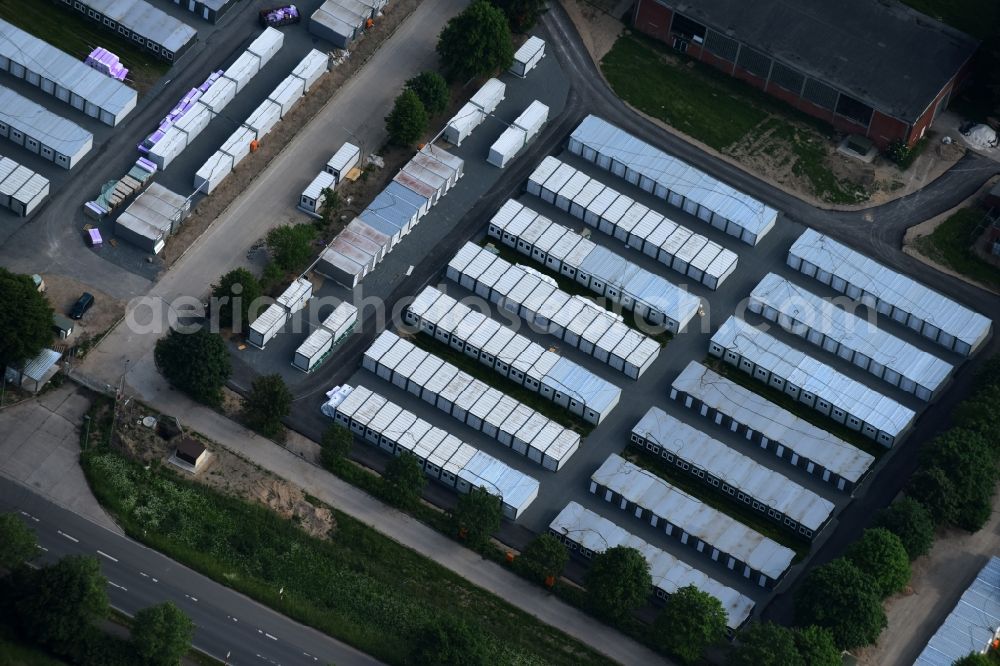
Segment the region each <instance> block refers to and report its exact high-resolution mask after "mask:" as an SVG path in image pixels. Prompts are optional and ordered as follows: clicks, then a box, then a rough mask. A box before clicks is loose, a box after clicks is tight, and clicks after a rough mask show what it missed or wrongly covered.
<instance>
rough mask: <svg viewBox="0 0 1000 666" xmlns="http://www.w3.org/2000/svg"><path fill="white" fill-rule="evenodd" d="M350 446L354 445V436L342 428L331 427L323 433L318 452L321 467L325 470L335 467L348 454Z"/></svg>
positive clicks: (338, 426) (339, 426) (337, 426)
mask: <svg viewBox="0 0 1000 666" xmlns="http://www.w3.org/2000/svg"><path fill="white" fill-rule="evenodd" d="M352 444H354V435H352V434H351V431H350V430H348V429H347V428H345V427H344V426H341V425H332V426H330V427H329V428H327V429H326V430H325V431H323V438H322V440H321V441H320V452H319V458H320V462H321V463H322V464H323V467H325V468H327V469H333V468H334V467H336V465H337V464H338V463H339V462H340V461H341V460H343V459H344V458H346V457H347V456H348V454H350V452H351V445H352Z"/></svg>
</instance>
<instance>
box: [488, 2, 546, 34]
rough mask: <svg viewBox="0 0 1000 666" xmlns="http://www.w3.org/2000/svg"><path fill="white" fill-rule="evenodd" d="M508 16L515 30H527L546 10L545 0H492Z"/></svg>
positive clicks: (508, 21) (509, 22)
mask: <svg viewBox="0 0 1000 666" xmlns="http://www.w3.org/2000/svg"><path fill="white" fill-rule="evenodd" d="M490 1H491V2H492V3H493V5H495V6H496V7H497V8H499V9H500V11H502V12H503V13H504V16H506V17H507V23H508V24H510V29H511V30H513V31H514V32H527V31H528V30H531V28H533V27H534V25H535V23H537V22H538V19H539V18H540V17H541V15H542V13H543V12H544V11H545V0H490Z"/></svg>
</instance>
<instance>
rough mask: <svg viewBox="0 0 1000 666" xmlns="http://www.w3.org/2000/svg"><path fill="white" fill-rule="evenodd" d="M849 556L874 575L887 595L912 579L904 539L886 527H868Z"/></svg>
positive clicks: (848, 550)
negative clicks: (901, 539)
mask: <svg viewBox="0 0 1000 666" xmlns="http://www.w3.org/2000/svg"><path fill="white" fill-rule="evenodd" d="M847 559H849V560H850V561H851V562H853V563H854V564H855V566H857V567H858V569H860V570H861V571H863V572H865V573H866V574H868V575H869V576H870V577H871V579H872V582H873V583H875V588H876V589H877V590H878V592H879V594H880V595H882V597H883V598H884V597H888V596H889V595H891V594H894V593H896V592H899V591H900V590H902V589H903V588H904V587H906V584H907V583H908V582H910V556H909V555H907V553H906V548H905V547H904V546H903V542H902V541H900V539H899V537H898V536H896V535H895V534H893V533H892V532H890V531H889V530H887V529H884V528H882V527H873V528H869V529H867V530H865V531H864V532H863V533H862V534H861V538H860V539H858V540H857V541H855V542H854V543H853V544H851V547H850V548H848V549H847Z"/></svg>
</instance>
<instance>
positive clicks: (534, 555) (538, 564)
mask: <svg viewBox="0 0 1000 666" xmlns="http://www.w3.org/2000/svg"><path fill="white" fill-rule="evenodd" d="M568 560H569V553H567V552H566V547H565V546H564V545H562V543H561V542H560V541H559V539H557V538H555V537H554V536H552V535H551V534H548V533H544V534H539V535H538V536H537V537H535V538H534V539H533V540H532V542H531V543H529V544H528V547H527V548H525V549H524V552H523V553H521V563H522V566H523V567H524V568H525V569H526V570H527V571H529V572H530V573H531V575H532V576H533V577H535V578H536V579H538V580H546V579H548V578H549V577H550V576H551V577H552V578H558V577H559V576H561V575H562V572H563V569H564V568H565V567H566V562H567V561H568Z"/></svg>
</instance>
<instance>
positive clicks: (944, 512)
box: [906, 467, 958, 525]
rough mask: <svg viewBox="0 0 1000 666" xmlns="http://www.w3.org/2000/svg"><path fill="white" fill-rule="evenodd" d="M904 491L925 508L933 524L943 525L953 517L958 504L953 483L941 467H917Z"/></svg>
mask: <svg viewBox="0 0 1000 666" xmlns="http://www.w3.org/2000/svg"><path fill="white" fill-rule="evenodd" d="M906 492H907V494H908V495H909V496H910V497H912V498H913V499H915V500H916V501H917V502H919V503H920V504H921V505H923V506H924V508H926V509H927V512H928V514H930V517H931V520H933V521H934V524H935V525H944V524H947V523H950V522H951V521H952V520H953V519H954V516H955V514H956V511H957V508H956V507H957V505H958V502H957V499H956V497H955V495H956V492H955V488H954V484H952V482H951V479H949V478H948V475H947V474H946V473H945V472H944V471H942V470H941V469H939V468H937V467H922V468H920V469H918V470H917V471H916V472H915V473H914V474H913V476H911V477H910V480H909V481H908V482H907V485H906Z"/></svg>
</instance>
